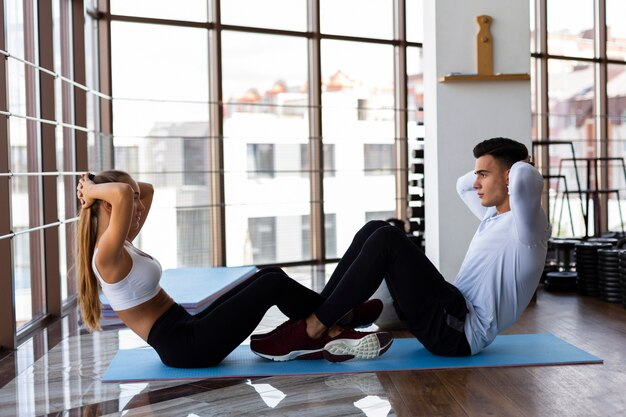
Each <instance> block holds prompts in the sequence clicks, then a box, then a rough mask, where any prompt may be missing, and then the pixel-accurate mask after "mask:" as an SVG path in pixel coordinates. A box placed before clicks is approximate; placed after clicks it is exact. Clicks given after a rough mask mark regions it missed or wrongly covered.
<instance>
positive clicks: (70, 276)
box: [57, 1, 110, 295]
mask: <svg viewBox="0 0 626 417" xmlns="http://www.w3.org/2000/svg"><path fill="white" fill-rule="evenodd" d="M59 14H60V19H59V23H60V42H59V45H60V48H61V50H60V56H61V69H60V71H61V74H65V75H66V76H67V77H72V76H73V71H72V45H73V44H72V35H71V21H72V15H71V10H70V4H69V3H68V2H66V1H62V2H60V4H59ZM72 92H73V90H72V88H71V87H70V85H69V84H61V91H60V94H61V114H60V115H57V117H58V118H60V119H61V120H62V121H63V123H64V124H65V125H67V126H63V129H62V131H63V139H62V140H63V169H64V170H66V171H70V172H73V171H74V170H75V169H76V164H75V149H74V130H72V129H70V128H69V125H73V122H74V116H73V111H72V109H73V103H74V100H73V97H72ZM107 101H110V100H107ZM63 185H64V187H65V189H66V190H72V193H71V195H70V193H69V192H66V193H65V196H64V197H65V217H75V216H76V214H77V211H76V206H77V201H76V197H75V195H74V192H73V191H74V187H75V186H76V179H75V178H71V177H66V178H65V179H64V181H63ZM64 232H65V253H66V255H67V256H66V265H65V266H66V268H67V292H68V295H70V294H74V293H75V292H76V279H75V273H76V268H74V267H73V266H74V265H75V248H76V244H75V239H76V235H75V233H72V232H74V230H72V229H71V228H65V231H64Z"/></svg>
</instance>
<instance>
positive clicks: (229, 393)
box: [0, 266, 394, 417]
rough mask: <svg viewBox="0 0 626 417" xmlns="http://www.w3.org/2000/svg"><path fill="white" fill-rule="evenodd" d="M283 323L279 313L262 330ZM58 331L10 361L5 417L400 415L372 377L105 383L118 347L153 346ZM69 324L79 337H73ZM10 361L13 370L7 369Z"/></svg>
mask: <svg viewBox="0 0 626 417" xmlns="http://www.w3.org/2000/svg"><path fill="white" fill-rule="evenodd" d="M333 269H334V267H331V268H329V269H328V268H324V267H323V266H321V267H320V266H314V267H311V266H306V267H292V268H288V269H287V272H288V273H289V274H290V275H291V276H293V277H294V278H295V279H297V280H298V281H300V282H302V283H303V284H305V285H307V286H309V287H310V288H314V289H315V290H318V291H319V290H321V288H322V287H323V285H324V282H325V281H326V280H327V279H328V276H329V271H332V270H333ZM284 320H285V316H284V315H282V313H280V311H278V309H276V308H272V309H270V311H268V313H267V315H266V316H265V318H264V319H263V321H262V322H261V324H260V325H259V327H258V328H257V329H256V330H255V333H261V332H265V331H268V330H270V329H272V328H274V327H276V326H277V325H279V324H280V323H282V322H283V321H284ZM57 327H59V329H62V330H63V331H62V332H61V331H60V330H59V331H58V332H57V333H55V334H54V335H52V336H50V335H47V334H48V333H50V332H48V333H46V332H44V333H43V336H38V337H34V338H32V339H30V340H29V341H27V342H25V343H24V344H23V345H22V346H20V348H19V349H18V351H16V352H14V354H13V355H11V356H10V357H6V358H5V359H4V361H5V362H4V364H5V366H4V367H3V368H2V371H3V372H4V375H5V376H8V378H6V379H5V380H10V379H11V378H12V380H10V382H8V383H6V384H5V385H4V386H3V387H2V388H1V389H0V417H4V416H7V417H14V416H44V415H45V416H74V415H76V416H103V415H105V416H122V415H123V416H174V415H175V416H183V415H188V416H206V415H242V414H248V415H250V414H252V415H266V414H281V415H303V416H304V415H307V416H309V415H312V416H329V415H367V416H387V415H394V413H393V410H392V409H391V406H390V404H389V401H388V398H387V396H386V394H385V391H384V389H383V387H382V385H381V384H380V382H379V380H378V377H377V376H376V374H373V373H371V374H341V375H329V376H313V377H311V376H281V377H272V378H257V379H221V380H194V381H188V380H185V381H158V382H142V383H122V384H120V383H104V382H102V381H101V376H102V375H103V374H104V372H105V370H106V369H107V367H108V365H109V363H110V362H111V360H112V359H113V357H114V356H115V353H116V352H117V351H118V350H119V349H133V348H138V347H143V346H146V343H145V342H144V341H143V340H141V339H140V338H139V337H138V336H136V335H135V334H134V333H133V332H131V331H130V330H128V329H126V328H117V329H110V330H107V331H103V332H99V333H93V334H84V333H83V334H79V335H78V331H77V326H76V325H73V326H69V324H68V318H65V319H63V320H62V321H61V322H60V324H59V325H58V326H57ZM69 327H71V329H70V330H71V331H72V332H71V333H69V334H74V335H73V336H67V335H68V333H67V331H68V328H69ZM50 337H54V338H56V339H55V340H54V341H52V339H50ZM246 343H247V342H246ZM51 346H54V347H52V348H51V349H50V347H51ZM9 362H11V363H12V364H13V365H9V366H6V365H7V363H9ZM14 375H17V376H16V377H14V378H13V376H14Z"/></svg>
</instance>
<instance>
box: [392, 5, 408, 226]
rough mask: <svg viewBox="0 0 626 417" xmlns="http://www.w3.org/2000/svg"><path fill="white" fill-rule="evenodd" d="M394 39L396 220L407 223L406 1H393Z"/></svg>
mask: <svg viewBox="0 0 626 417" xmlns="http://www.w3.org/2000/svg"><path fill="white" fill-rule="evenodd" d="M393 8H394V13H393V15H394V21H393V30H394V38H395V39H396V40H398V41H399V45H396V46H394V48H393V49H394V60H393V64H394V71H393V73H394V77H393V78H394V84H395V85H394V87H395V88H394V107H395V108H397V109H400V110H401V111H398V112H396V113H395V114H394V116H395V117H394V130H395V140H394V144H393V145H394V146H393V147H394V154H395V164H396V166H397V169H396V170H395V176H394V177H395V184H396V217H397V218H399V219H402V220H407V219H408V218H409V216H408V194H409V150H408V132H407V112H406V108H407V73H406V48H405V47H404V43H405V42H404V41H405V40H406V24H405V22H406V2H405V0H394V2H393Z"/></svg>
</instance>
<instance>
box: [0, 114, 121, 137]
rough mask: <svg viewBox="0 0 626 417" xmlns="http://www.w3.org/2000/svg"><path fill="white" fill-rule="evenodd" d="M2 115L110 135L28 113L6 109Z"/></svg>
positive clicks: (100, 134)
mask: <svg viewBox="0 0 626 417" xmlns="http://www.w3.org/2000/svg"><path fill="white" fill-rule="evenodd" d="M0 116H7V117H17V118H19V119H25V120H27V121H30V122H36V123H42V124H47V125H53V126H60V127H64V128H68V129H74V130H78V131H80V132H84V133H92V134H94V135H99V136H110V135H108V134H103V133H100V132H97V131H95V130H93V129H88V128H86V127H82V126H76V125H73V124H70V123H64V122H59V121H56V120H50V119H44V118H41V117H35V116H27V115H22V114H17V113H12V112H9V111H4V110H0Z"/></svg>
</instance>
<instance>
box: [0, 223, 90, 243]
mask: <svg viewBox="0 0 626 417" xmlns="http://www.w3.org/2000/svg"><path fill="white" fill-rule="evenodd" d="M77 221H78V217H74V218H72V219H66V220H58V221H56V222H53V223H48V224H44V225H41V226H36V227H29V228H28V229H24V230H19V231H17V232H10V233H7V234H4V235H1V236H0V240H4V239H12V238H14V237H15V236H19V235H24V234H27V233H32V232H38V231H40V230H45V229H48V228H50V227H56V226H60V225H62V224H69V223H74V222H77Z"/></svg>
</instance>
